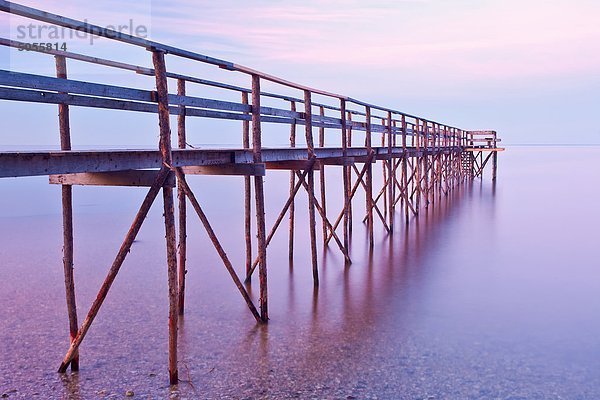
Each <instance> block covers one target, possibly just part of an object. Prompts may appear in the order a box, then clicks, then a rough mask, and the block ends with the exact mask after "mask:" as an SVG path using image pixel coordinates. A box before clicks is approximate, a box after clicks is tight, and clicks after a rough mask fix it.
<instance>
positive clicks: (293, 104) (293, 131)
mask: <svg viewBox="0 0 600 400" xmlns="http://www.w3.org/2000/svg"><path fill="white" fill-rule="evenodd" d="M290 110H291V111H294V112H295V111H296V102H295V101H291V102H290ZM290 147H296V118H294V119H293V120H292V123H291V125H290ZM295 186H296V173H295V172H294V171H293V170H292V171H290V196H291V195H292V192H293V191H294V187H295ZM295 210H296V207H295V201H294V197H292V202H291V204H290V207H289V212H290V217H289V221H290V224H289V239H288V260H289V262H290V265H291V263H292V262H293V261H294V213H295Z"/></svg>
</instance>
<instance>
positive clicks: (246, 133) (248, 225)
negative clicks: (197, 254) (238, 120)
mask: <svg viewBox="0 0 600 400" xmlns="http://www.w3.org/2000/svg"><path fill="white" fill-rule="evenodd" d="M242 104H244V105H248V92H242ZM244 114H246V115H249V113H244ZM242 146H243V147H244V149H249V148H250V121H248V120H244V121H243V122H242ZM244 240H245V243H246V279H247V280H248V281H250V279H251V277H252V274H250V268H251V265H252V182H251V180H250V176H248V175H245V176H244Z"/></svg>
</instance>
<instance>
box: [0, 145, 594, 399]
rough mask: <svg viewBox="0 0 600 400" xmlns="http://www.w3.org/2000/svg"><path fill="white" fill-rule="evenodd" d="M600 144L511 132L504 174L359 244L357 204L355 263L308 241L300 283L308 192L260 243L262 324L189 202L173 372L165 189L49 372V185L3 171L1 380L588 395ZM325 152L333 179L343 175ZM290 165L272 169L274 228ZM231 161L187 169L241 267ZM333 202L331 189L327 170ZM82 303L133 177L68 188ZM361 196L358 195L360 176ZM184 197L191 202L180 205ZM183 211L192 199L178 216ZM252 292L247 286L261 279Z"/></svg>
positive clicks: (266, 393) (371, 394) (46, 386)
mask: <svg viewBox="0 0 600 400" xmlns="http://www.w3.org/2000/svg"><path fill="white" fill-rule="evenodd" d="M599 159H600V148H598V147H568V148H558V147H511V148H510V149H509V151H507V152H505V153H503V154H501V156H500V163H499V179H498V182H497V184H496V185H495V186H494V185H492V184H491V183H490V181H489V176H487V177H485V178H484V180H483V181H479V180H477V181H475V182H474V183H473V184H471V185H467V186H464V187H462V188H461V189H460V190H456V191H455V192H454V193H453V194H452V195H450V196H449V197H446V198H443V199H442V200H439V201H437V203H436V204H435V206H433V207H431V208H430V209H429V210H428V211H427V212H423V213H422V214H421V216H420V217H419V218H418V219H412V220H411V221H410V223H409V225H408V226H406V225H405V224H404V222H403V221H402V218H398V220H397V224H398V226H397V230H396V232H395V234H394V235H393V236H391V237H390V236H387V235H385V234H384V232H383V229H382V228H381V226H380V225H377V226H376V228H377V229H376V243H375V251H374V253H373V254H372V255H369V253H368V251H367V248H366V241H365V237H366V232H365V229H364V226H363V225H362V224H361V223H360V222H359V220H360V219H361V215H360V213H361V211H362V210H364V205H361V204H360V203H357V204H356V205H355V208H354V212H355V225H354V232H353V241H352V258H353V264H352V265H351V266H350V267H348V268H345V267H344V265H343V258H342V257H341V255H340V253H339V251H338V250H337V248H336V247H335V245H334V244H332V245H331V246H330V247H329V249H328V250H327V251H326V252H325V254H323V252H322V251H321V246H320V247H319V262H320V277H321V286H320V287H319V289H318V290H314V289H313V285H312V276H311V268H310V259H309V256H310V251H309V246H308V242H307V238H308V233H307V228H306V219H307V218H306V217H305V215H306V207H305V199H304V198H305V196H303V198H302V199H301V200H299V201H298V203H297V204H298V205H297V210H298V211H297V212H298V213H299V219H298V224H299V226H298V228H297V232H296V236H297V241H296V247H297V251H296V256H295V261H294V264H293V266H290V265H289V264H288V261H287V258H288V257H287V232H286V226H285V225H284V226H283V227H282V230H281V231H279V232H278V234H277V235H276V237H275V239H274V241H273V243H272V245H271V246H270V247H269V262H268V267H269V308H270V317H271V321H270V323H269V324H268V326H257V325H256V323H255V322H254V319H253V317H252V316H251V314H250V313H249V312H248V309H247V308H246V306H245V304H244V303H243V301H242V299H241V297H240V295H239V293H238V292H237V291H236V288H235V286H234V285H233V283H232V282H231V280H230V278H229V276H228V275H227V272H226V271H225V269H224V268H223V266H222V264H221V262H220V259H218V257H217V255H216V253H215V251H214V250H213V249H212V247H210V243H209V241H208V238H207V237H206V235H205V234H204V233H203V231H202V230H201V227H200V225H199V223H198V222H197V219H194V218H190V223H189V230H190V237H189V240H190V241H189V243H190V244H189V246H190V255H189V266H188V269H189V273H188V275H187V277H188V278H187V302H186V315H185V318H184V319H183V321H182V322H181V330H180V344H179V352H180V364H179V374H180V378H181V379H182V380H183V382H182V383H181V384H180V385H179V386H178V387H176V388H170V387H169V385H168V377H167V368H166V366H167V289H166V267H165V261H164V260H165V250H164V239H163V236H164V234H163V228H162V220H161V206H160V204H157V205H155V206H154V207H153V209H152V211H151V215H150V217H149V219H148V221H147V223H146V225H145V226H144V227H143V228H142V231H141V233H140V236H139V240H138V241H137V242H136V243H135V245H134V247H133V250H132V252H131V254H130V255H129V257H128V259H127V261H126V262H125V265H124V266H123V269H122V270H121V273H120V274H119V276H118V277H117V280H116V282H115V284H114V286H113V288H112V290H111V292H110V294H109V296H108V298H107V301H106V303H105V304H104V306H103V308H102V310H101V311H100V314H99V315H98V318H97V319H96V321H95V322H94V324H93V326H92V328H91V329H90V331H89V333H88V336H87V337H86V339H85V340H84V342H83V345H82V347H81V371H80V372H79V373H77V374H71V373H68V374H65V375H60V374H57V373H56V372H55V371H56V368H57V367H58V365H59V363H60V360H61V359H62V356H63V355H64V352H65V351H66V349H67V347H68V334H67V333H68V325H67V319H66V306H65V301H64V287H63V277H62V264H61V240H62V239H61V238H62V236H61V216H60V208H59V206H60V203H59V202H60V194H59V190H60V189H59V188H58V187H55V186H50V185H48V184H47V183H46V182H47V181H46V178H26V179H18V180H12V179H11V180H2V181H0V190H1V191H2V199H1V200H0V210H1V211H0V243H2V245H1V247H0V278H1V279H0V321H1V324H2V325H1V329H0V376H1V380H0V394H6V395H8V397H9V398H65V399H66V398H69V399H78V398H81V399H87V398H111V397H112V398H122V397H124V395H125V392H126V391H127V390H132V391H134V393H135V398H139V397H141V398H166V397H169V396H172V397H174V398H211V399H213V398H214V399H217V398H248V399H249V398H278V399H279V398H319V399H321V398H327V399H351V398H356V399H363V398H379V399H388V398H389V399H427V398H431V399H495V398H498V399H593V398H600V363H598V359H600V339H599V338H600V318H598V316H599V315H600V296H599V295H598V293H600V270H599V268H600V262H598V239H597V237H598V233H597V232H598V226H599V225H600V210H599V208H598V195H599V194H600V188H599V186H598V184H599V183H600V169H598V167H597V161H598V160H599ZM337 174H339V171H336V170H335V169H334V168H332V171H331V172H330V173H328V178H329V179H331V180H334V179H336V176H337ZM287 179H288V178H287V174H286V173H281V172H275V173H269V176H268V177H267V179H266V190H267V194H268V199H267V214H268V222H267V225H268V226H270V225H271V224H272V222H273V220H274V218H275V217H276V214H277V213H278V211H279V207H281V205H283V203H284V202H285V197H286V192H287V189H284V187H285V185H286V184H287ZM241 181H242V180H241V178H235V177H226V178H214V177H202V178H198V177H194V178H192V179H191V184H192V187H193V188H195V190H196V192H197V193H196V194H197V196H198V197H199V199H200V201H201V203H202V204H203V206H205V209H206V210H205V211H206V213H207V214H208V216H209V218H210V219H211V221H212V223H213V226H214V228H215V230H216V231H217V234H218V235H219V236H220V238H221V240H222V242H223V245H224V247H225V249H226V250H227V252H228V254H229V256H230V257H231V259H232V261H233V262H234V265H235V266H236V268H237V270H238V271H240V273H241V271H242V270H243V260H244V250H243V243H244V242H243V231H242V229H243V220H242V217H241V207H242V204H243V203H242V202H243V199H242V196H241V195H240V194H241V191H240V190H241V188H242V182H241ZM330 190H331V193H330V199H328V206H329V207H330V215H333V213H334V212H336V211H338V210H339V204H340V203H339V199H338V198H337V197H339V196H338V195H339V193H335V192H334V190H335V187H334V186H330ZM74 192H75V213H76V214H75V237H76V241H75V253H76V254H75V257H76V265H75V274H76V290H77V301H78V309H79V315H80V320H81V319H83V316H84V315H85V313H86V312H87V309H88V307H89V305H90V303H91V301H92V300H93V298H94V297H95V294H96V291H97V289H98V287H99V285H100V283H101V282H102V280H103V278H104V274H105V273H106V271H107V269H108V266H109V265H110V263H111V262H112V257H114V255H115V253H116V251H117V249H118V246H119V244H120V241H121V240H122V237H123V235H124V234H125V232H126V230H127V228H128V224H129V223H130V222H131V219H132V218H133V215H134V213H135V211H136V208H137V206H138V204H139V203H140V202H141V199H142V198H143V196H144V190H143V189H131V188H101V189H99V188H90V187H77V188H75V190H74ZM359 195H362V193H361V192H359ZM190 212H191V209H190ZM190 217H193V215H190ZM252 290H253V292H252V296H253V298H256V295H257V292H258V282H257V279H255V280H254V282H253V284H252Z"/></svg>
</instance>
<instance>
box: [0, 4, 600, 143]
mask: <svg viewBox="0 0 600 400" xmlns="http://www.w3.org/2000/svg"><path fill="white" fill-rule="evenodd" d="M21 4H25V5H29V6H32V7H36V8H41V9H44V10H46V11H50V12H54V13H58V14H62V15H65V16H69V17H72V18H76V19H87V20H88V21H89V22H90V23H96V24H98V25H101V26H106V25H109V24H121V23H126V22H128V21H129V20H130V19H132V20H133V21H135V23H136V24H138V25H139V24H143V25H144V26H146V27H148V28H149V31H150V36H151V39H153V40H155V41H159V42H163V43H167V44H171V45H175V46H177V47H181V48H184V49H189V50H193V51H196V52H199V53H202V54H206V55H210V56H213V57H217V58H223V59H226V60H228V61H233V62H235V63H238V64H243V65H246V66H249V67H252V68H255V69H258V70H261V71H264V72H267V73H271V74H274V75H278V76H281V77H283V78H286V79H288V80H292V81H295V82H299V83H303V84H307V85H310V86H313V87H318V88H321V89H324V90H329V91H332V92H336V93H340V94H345V95H348V96H351V97H354V98H358V99H361V100H364V101H368V102H371V103H375V104H380V105H384V106H389V107H392V108H395V109H399V110H402V111H405V112H408V113H412V114H418V115H422V116H424V117H427V118H431V119H435V120H438V121H442V122H445V123H448V124H451V125H455V126H460V127H462V128H465V129H494V130H497V131H498V132H499V135H500V136H501V137H503V139H504V140H505V143H507V144H511V143H513V144H534V143H548V144H551V143H555V144H563V143H569V144H600V126H599V125H598V123H597V116H598V110H600V2H599V1H598V0H572V1H566V0H547V1H542V0H519V1H517V0H502V1H500V0H487V1H486V0H482V1H476V0H455V1H452V0H451V1H441V0H420V1H419V0H414V1H409V0H405V1H402V0H400V1H384V0H379V1H338V0H333V1H324V0H303V1H279V2H275V1H266V0H264V1H218V2H216V1H210V2H209V1H192V0H178V1H170V2H168V3H167V2H158V1H153V2H149V1H146V2H144V1H116V0H110V1H102V2H87V1H85V2H83V1H74V0H61V1H57V0H45V1H34V0H22V1H21ZM3 17H5V16H3ZM1 21H2V23H3V25H5V27H4V29H5V30H4V31H3V32H2V36H4V37H6V36H7V33H6V26H10V28H9V29H8V30H9V32H8V34H9V35H11V36H12V37H13V38H14V35H15V24H19V23H21V22H20V21H22V20H21V19H16V20H15V19H12V20H11V21H9V23H8V24H7V20H6V18H4V19H3V20H1ZM103 40H104V41H103V42H101V43H100V44H94V46H89V45H88V46H85V45H83V44H82V45H81V46H80V47H77V49H76V50H77V51H78V52H87V53H89V54H93V55H102V56H107V55H108V54H110V55H111V56H112V58H115V59H118V60H123V61H127V62H133V63H137V64H143V65H148V62H149V58H148V57H147V55H146V54H144V53H143V52H141V53H139V54H138V53H132V52H128V51H122V50H120V48H119V46H115V45H110V46H109V45H108V43H106V42H107V41H106V40H105V39H103ZM2 51H3V53H0V55H2V56H3V58H4V59H7V56H6V55H7V53H6V51H5V49H2ZM15 54H16V53H14V52H13V53H11V55H10V62H9V63H8V64H9V67H8V68H12V69H14V70H23V71H27V72H37V73H41V74H47V75H52V73H53V71H52V70H51V69H48V68H46V66H43V67H41V66H40V65H43V64H40V65H38V64H37V63H36V62H33V61H23V59H24V58H28V57H31V56H30V55H22V54H16V55H15ZM28 59H29V60H32V58H28ZM168 61H169V60H168ZM169 65H173V66H174V68H175V69H177V68H181V70H177V71H175V72H185V73H191V72H195V71H198V72H197V73H198V74H200V77H204V78H207V79H220V78H221V77H223V76H227V75H223V74H224V72H223V71H219V70H217V69H216V68H207V67H204V66H202V67H196V66H194V65H192V64H190V63H187V64H185V63H181V64H178V63H177V62H176V61H173V62H172V64H169ZM38 67H39V68H46V69H44V70H36V68H38ZM2 68H3V69H6V68H7V66H6V63H4V65H3V66H2ZM196 68H198V70H196ZM78 71H79V70H75V74H77V72H78ZM225 74H231V73H225ZM75 76H77V75H75ZM79 77H80V78H81V76H79ZM228 79H229V78H228ZM231 79H232V80H233V81H234V82H236V83H244V84H246V83H247V79H246V78H245V77H244V76H238V77H231ZM104 81H105V82H106V83H111V82H109V81H107V80H106V79H105V80H104ZM116 83H117V82H115V84H116ZM118 83H119V84H122V83H123V82H118ZM4 103H5V102H1V103H0V110H8V111H9V112H11V110H12V108H11V107H7V106H6V105H5V104H4ZM36 107H37V106H36ZM45 107H46V108H47V107H49V106H45ZM52 113H53V114H55V112H54V109H53V110H52ZM113 113H114V112H113ZM103 115H105V114H103ZM119 118H120V117H119ZM119 121H121V119H119ZM123 121H125V119H123ZM11 123H12V124H16V125H17V126H20V125H19V124H22V118H21V119H20V120H15V121H12V122H11ZM27 126H28V127H29V129H32V130H36V129H35V126H34V125H33V122H30V123H28V125H27ZM13 128H15V129H16V127H13ZM281 129H284V130H285V128H283V127H282V128H281ZM32 135H33V136H29V138H28V139H26V141H27V143H28V144H36V143H38V142H39V143H40V144H41V143H46V142H50V143H53V142H54V139H55V138H53V139H52V140H47V138H46V137H37V136H36V135H37V133H32ZM31 138H33V139H31ZM109 138H110V135H109ZM7 140H8V142H7ZM19 140H21V142H22V140H24V139H22V136H21V135H17V134H13V135H10V134H9V135H8V138H7V137H6V136H5V137H3V138H0V144H18V143H19ZM106 141H107V142H110V140H109V139H108V138H107V140H106ZM13 142H16V143H13ZM83 142H89V143H94V140H93V136H91V135H88V136H87V137H85V140H83Z"/></svg>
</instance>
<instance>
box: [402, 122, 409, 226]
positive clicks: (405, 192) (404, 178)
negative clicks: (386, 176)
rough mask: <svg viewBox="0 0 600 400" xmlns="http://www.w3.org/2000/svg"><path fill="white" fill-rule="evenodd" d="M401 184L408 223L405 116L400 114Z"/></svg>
mask: <svg viewBox="0 0 600 400" xmlns="http://www.w3.org/2000/svg"><path fill="white" fill-rule="evenodd" d="M402 153H403V156H402V186H404V216H405V218H406V223H408V221H409V218H408V202H409V201H410V200H409V198H408V165H407V156H406V116H405V115H402Z"/></svg>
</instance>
